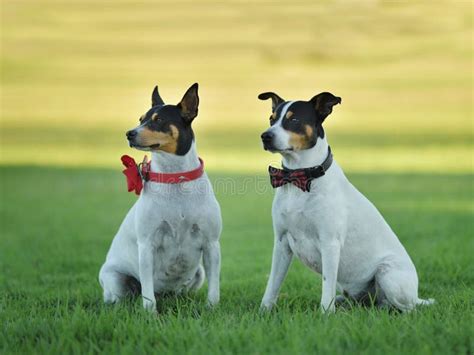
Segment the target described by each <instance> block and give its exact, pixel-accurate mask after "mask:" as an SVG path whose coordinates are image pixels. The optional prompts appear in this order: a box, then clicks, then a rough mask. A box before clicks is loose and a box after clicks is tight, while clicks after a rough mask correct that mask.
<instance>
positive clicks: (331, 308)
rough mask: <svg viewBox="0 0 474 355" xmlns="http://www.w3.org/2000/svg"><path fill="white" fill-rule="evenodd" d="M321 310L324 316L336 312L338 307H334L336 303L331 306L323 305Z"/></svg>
mask: <svg viewBox="0 0 474 355" xmlns="http://www.w3.org/2000/svg"><path fill="white" fill-rule="evenodd" d="M320 310H321V313H322V314H332V313H334V312H336V307H335V305H334V302H331V304H329V305H323V304H321V306H320Z"/></svg>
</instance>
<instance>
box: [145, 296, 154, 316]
mask: <svg viewBox="0 0 474 355" xmlns="http://www.w3.org/2000/svg"><path fill="white" fill-rule="evenodd" d="M143 308H144V309H145V310H146V311H148V312H150V313H156V301H154V300H150V299H148V298H143Z"/></svg>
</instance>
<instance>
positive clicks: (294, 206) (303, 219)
mask: <svg viewBox="0 0 474 355" xmlns="http://www.w3.org/2000/svg"><path fill="white" fill-rule="evenodd" d="M279 197H280V196H279ZM298 198H300V201H298ZM303 199H304V197H303ZM307 206H308V205H307V203H304V202H303V203H302V202H301V196H300V197H297V196H293V195H288V194H286V196H281V198H278V200H277V201H276V208H275V209H274V219H275V218H277V220H278V221H280V222H279V224H280V225H281V226H285V227H284V230H286V233H285V234H284V236H283V238H287V240H288V244H289V246H290V248H291V250H292V251H293V253H294V254H295V255H296V256H297V257H298V258H299V259H300V260H301V261H302V262H303V264H305V265H306V266H308V267H309V268H310V269H312V270H313V271H316V272H318V273H321V269H322V267H321V253H320V239H319V235H318V232H317V230H316V223H317V217H316V216H315V215H314V210H313V209H309V208H308V207H307Z"/></svg>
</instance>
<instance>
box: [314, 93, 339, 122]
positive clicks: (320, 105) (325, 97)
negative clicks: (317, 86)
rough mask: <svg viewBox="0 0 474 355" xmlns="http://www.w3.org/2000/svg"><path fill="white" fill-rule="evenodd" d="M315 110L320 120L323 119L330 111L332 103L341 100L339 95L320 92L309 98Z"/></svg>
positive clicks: (335, 103)
mask: <svg viewBox="0 0 474 355" xmlns="http://www.w3.org/2000/svg"><path fill="white" fill-rule="evenodd" d="M309 101H310V102H311V103H312V104H313V106H314V109H315V110H316V113H317V116H318V118H319V119H321V121H324V120H325V119H326V117H327V116H329V114H330V113H331V112H332V107H333V106H334V105H337V104H340V103H341V102H342V100H341V98H340V97H337V96H334V95H333V94H331V93H330V92H322V93H320V94H318V95H316V96H314V97H313V98H312V99H311V100H309Z"/></svg>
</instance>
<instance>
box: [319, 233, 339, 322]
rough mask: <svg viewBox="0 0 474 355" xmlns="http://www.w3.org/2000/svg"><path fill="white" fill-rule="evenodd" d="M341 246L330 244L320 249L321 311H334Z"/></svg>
mask: <svg viewBox="0 0 474 355" xmlns="http://www.w3.org/2000/svg"><path fill="white" fill-rule="evenodd" d="M340 253H341V246H340V244H339V242H334V241H333V242H330V243H328V244H326V245H323V246H322V248H321V258H322V264H323V265H322V266H323V270H322V271H323V291H322V296H321V311H322V312H323V313H333V312H334V311H335V309H336V307H335V302H336V286H337V271H338V268H339V257H340Z"/></svg>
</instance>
